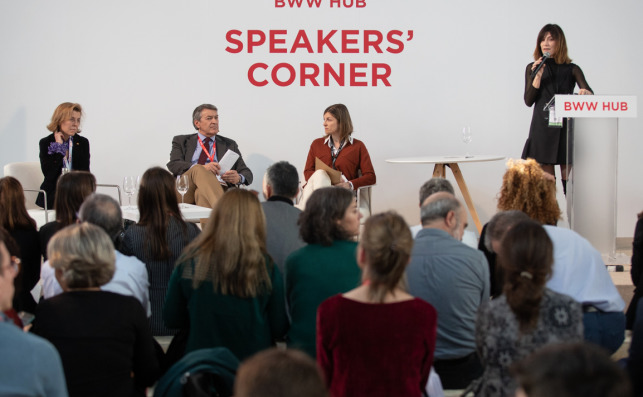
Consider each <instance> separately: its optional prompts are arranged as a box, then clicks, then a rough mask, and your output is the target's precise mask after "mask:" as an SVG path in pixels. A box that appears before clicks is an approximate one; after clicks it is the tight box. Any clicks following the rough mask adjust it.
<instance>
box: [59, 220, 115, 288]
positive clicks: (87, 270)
mask: <svg viewBox="0 0 643 397" xmlns="http://www.w3.org/2000/svg"><path fill="white" fill-rule="evenodd" d="M47 256H48V257H49V263H50V264H51V266H52V267H53V268H54V269H60V270H61V271H62V279H63V282H64V283H65V284H66V285H67V287H68V288H94V287H100V286H101V285H105V284H107V283H108V282H109V281H110V280H111V279H112V277H113V276H114V271H115V269H116V267H115V261H116V256H115V254H114V244H113V243H112V239H111V238H109V236H108V235H107V233H105V231H104V230H103V229H101V228H100V227H98V226H95V225H92V224H89V223H80V224H72V225H69V226H67V227H65V228H63V229H61V230H59V231H58V232H57V233H56V234H54V236H53V237H52V238H51V240H50V241H49V245H48V246H47Z"/></svg>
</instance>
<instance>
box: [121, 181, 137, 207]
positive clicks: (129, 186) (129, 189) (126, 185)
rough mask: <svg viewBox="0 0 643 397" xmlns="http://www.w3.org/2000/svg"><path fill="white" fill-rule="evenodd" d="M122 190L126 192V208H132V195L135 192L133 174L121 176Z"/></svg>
mask: <svg viewBox="0 0 643 397" xmlns="http://www.w3.org/2000/svg"><path fill="white" fill-rule="evenodd" d="M123 191H124V192H125V194H127V204H128V205H127V209H130V210H131V209H133V208H134V207H132V196H133V195H134V193H136V178H135V177H133V176H126V177H125V178H123Z"/></svg>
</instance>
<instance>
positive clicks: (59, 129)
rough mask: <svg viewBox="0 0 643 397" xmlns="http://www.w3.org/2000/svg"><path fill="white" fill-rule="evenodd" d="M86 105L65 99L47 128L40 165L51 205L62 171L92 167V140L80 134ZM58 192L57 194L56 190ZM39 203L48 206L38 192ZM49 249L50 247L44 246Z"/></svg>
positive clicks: (40, 205) (52, 205)
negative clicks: (47, 133) (90, 142)
mask: <svg viewBox="0 0 643 397" xmlns="http://www.w3.org/2000/svg"><path fill="white" fill-rule="evenodd" d="M82 115H83V108H82V107H81V106H80V104H78V103H71V102H64V103H61V104H60V105H58V107H57V108H56V110H55V111H54V114H53V115H52V116H51V122H50V123H49V125H47V129H48V130H49V131H51V134H50V135H47V136H46V137H44V138H42V139H41V140H40V142H39V144H38V146H39V148H40V169H41V170H42V174H43V175H44V177H45V178H44V180H43V182H42V184H41V185H40V189H42V190H44V191H45V192H47V208H48V209H51V208H52V207H54V205H55V204H54V203H55V198H56V196H58V191H57V187H56V185H57V181H58V178H59V177H60V175H61V174H62V173H63V169H64V170H65V172H69V171H71V170H79V171H89V141H88V140H87V138H85V137H83V136H80V135H78V134H80V121H81V120H80V119H81V117H82ZM54 193H55V194H54ZM36 205H38V206H39V207H44V206H45V195H44V194H42V193H38V198H37V199H36ZM43 249H46V248H43Z"/></svg>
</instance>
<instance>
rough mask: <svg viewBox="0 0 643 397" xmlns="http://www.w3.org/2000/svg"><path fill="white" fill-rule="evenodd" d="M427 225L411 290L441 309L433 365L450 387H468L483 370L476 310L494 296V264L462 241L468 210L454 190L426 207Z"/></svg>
mask: <svg viewBox="0 0 643 397" xmlns="http://www.w3.org/2000/svg"><path fill="white" fill-rule="evenodd" d="M421 219H422V226H423V229H422V230H420V232H419V233H418V234H417V237H416V238H415V245H414V246H413V252H412V255H411V263H410V264H409V267H408V270H407V272H406V273H407V279H408V282H409V293H410V294H411V295H414V296H417V297H419V298H421V299H424V300H425V301H427V302H429V303H430V304H431V305H433V306H434V307H435V309H436V310H437V312H438V318H439V321H438V335H437V340H436V344H435V355H434V356H435V359H434V362H433V367H434V369H435V372H437V374H438V375H439V376H440V380H441V381H442V385H443V386H444V388H445V389H463V388H465V387H466V386H467V385H468V384H469V383H470V382H471V381H472V380H473V379H476V378H478V377H479V376H480V375H481V374H482V366H481V364H480V361H479V359H478V356H477V354H476V343H475V323H476V312H477V311H478V307H479V306H480V304H481V303H483V302H485V301H487V300H488V299H489V266H488V265H487V260H486V259H485V258H484V255H483V254H482V252H480V251H478V250H475V249H473V248H471V247H468V246H467V245H465V244H463V243H462V242H460V239H461V237H462V231H463V230H464V228H465V227H466V223H467V214H466V212H465V209H464V207H463V206H462V205H461V204H460V202H459V201H458V200H457V199H456V198H455V197H454V196H453V195H452V194H449V193H445V192H440V193H435V194H433V195H431V196H430V197H429V198H428V199H427V201H426V204H424V205H423V206H422V208H421Z"/></svg>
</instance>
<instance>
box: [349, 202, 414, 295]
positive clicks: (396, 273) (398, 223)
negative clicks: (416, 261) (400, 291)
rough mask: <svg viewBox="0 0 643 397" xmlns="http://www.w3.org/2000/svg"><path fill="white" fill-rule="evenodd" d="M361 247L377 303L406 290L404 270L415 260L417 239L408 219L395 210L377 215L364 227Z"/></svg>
mask: <svg viewBox="0 0 643 397" xmlns="http://www.w3.org/2000/svg"><path fill="white" fill-rule="evenodd" d="M359 244H360V246H361V247H362V249H363V250H364V253H365V255H366V258H365V259H366V263H367V268H366V270H365V274H364V275H363V278H365V279H368V281H369V284H368V285H369V288H368V293H369V295H370V298H371V299H372V300H373V301H375V302H384V298H385V297H386V294H387V293H389V292H393V291H394V290H395V289H396V288H398V287H402V288H404V287H405V283H404V271H405V270H406V266H407V265H408V263H409V258H410V257H411V250H412V249H413V237H412V235H411V230H410V229H409V226H408V225H407V224H406V222H405V221H404V219H403V218H402V217H401V216H400V215H398V214H397V213H395V212H393V211H389V212H384V213H381V214H377V215H373V216H371V217H370V218H368V220H367V221H366V223H365V224H364V233H363V234H362V238H361V240H360V243H359Z"/></svg>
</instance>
